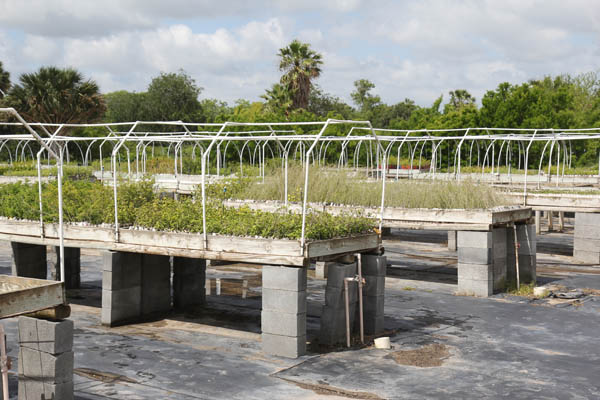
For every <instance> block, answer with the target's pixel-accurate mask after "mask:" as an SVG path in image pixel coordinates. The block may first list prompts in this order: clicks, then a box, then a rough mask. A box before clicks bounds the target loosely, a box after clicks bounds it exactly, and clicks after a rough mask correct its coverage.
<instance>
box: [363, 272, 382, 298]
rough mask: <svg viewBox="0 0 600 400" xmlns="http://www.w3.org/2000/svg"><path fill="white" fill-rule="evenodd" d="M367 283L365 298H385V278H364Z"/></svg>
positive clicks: (364, 287) (364, 289)
mask: <svg viewBox="0 0 600 400" xmlns="http://www.w3.org/2000/svg"><path fill="white" fill-rule="evenodd" d="M363 278H364V279H365V281H366V283H365V285H364V286H363V296H383V295H384V294H385V276H370V275H366V276H364V277H363Z"/></svg>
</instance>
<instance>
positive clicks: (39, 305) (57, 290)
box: [0, 275, 65, 318]
mask: <svg viewBox="0 0 600 400" xmlns="http://www.w3.org/2000/svg"><path fill="white" fill-rule="evenodd" d="M64 303H65V298H64V284H63V283H62V282H54V281H47V280H43V279H32V278H23V277H18V276H10V275H0V318H7V317H12V316H16V315H21V314H27V313H31V312H35V311H39V310H44V309H46V308H50V307H54V306H57V305H60V304H64Z"/></svg>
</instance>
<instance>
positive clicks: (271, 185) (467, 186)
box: [232, 166, 509, 209]
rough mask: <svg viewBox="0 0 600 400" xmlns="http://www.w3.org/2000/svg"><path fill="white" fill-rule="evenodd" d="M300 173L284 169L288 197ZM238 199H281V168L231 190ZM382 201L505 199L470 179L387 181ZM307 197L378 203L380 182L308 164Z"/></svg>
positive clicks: (455, 203) (464, 204)
mask: <svg viewBox="0 0 600 400" xmlns="http://www.w3.org/2000/svg"><path fill="white" fill-rule="evenodd" d="M303 188H304V173H303V170H302V168H301V167H296V166H294V167H290V169H289V171H288V200H289V201H301V200H302V191H303ZM232 195H233V196H234V197H235V198H238V199H253V200H283V199H284V175H283V172H282V171H279V172H277V173H276V174H275V175H274V176H271V177H267V178H266V179H265V183H264V184H263V183H259V182H255V183H249V184H248V185H245V187H244V188H242V189H241V190H239V191H237V192H236V193H235V194H233V193H232ZM385 197H386V198H385V205H386V206H391V207H406V208H442V209H452V208H460V209H480V208H490V207H496V206H501V205H507V204H509V202H508V201H507V200H506V199H505V198H504V196H503V195H502V194H501V193H500V192H499V191H497V190H495V189H494V188H492V187H489V186H486V185H478V184H475V183H473V182H471V181H463V182H453V181H434V182H413V181H388V182H387V183H386V196H385ZM308 200H309V201H310V202H319V203H333V204H347V205H360V206H380V205H381V182H375V181H366V180H364V179H362V176H361V177H357V176H355V175H354V174H351V173H346V172H342V171H331V170H324V169H318V168H311V170H310V176H309V190H308Z"/></svg>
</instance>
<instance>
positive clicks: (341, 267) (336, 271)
mask: <svg viewBox="0 0 600 400" xmlns="http://www.w3.org/2000/svg"><path fill="white" fill-rule="evenodd" d="M355 276H356V263H352V264H341V263H334V264H330V265H329V269H328V271H327V286H328V287H329V286H331V287H336V288H343V287H344V279H346V278H353V277H355Z"/></svg>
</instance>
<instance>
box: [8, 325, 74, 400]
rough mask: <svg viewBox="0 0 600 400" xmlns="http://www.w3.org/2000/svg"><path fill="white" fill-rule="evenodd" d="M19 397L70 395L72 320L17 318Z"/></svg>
mask: <svg viewBox="0 0 600 400" xmlns="http://www.w3.org/2000/svg"><path fill="white" fill-rule="evenodd" d="M18 364H19V365H18V374H19V399H20V400H34V399H35V400H39V399H61V400H68V399H72V398H73V321H70V320H63V321H48V320H43V319H37V318H31V317H19V360H18Z"/></svg>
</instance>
